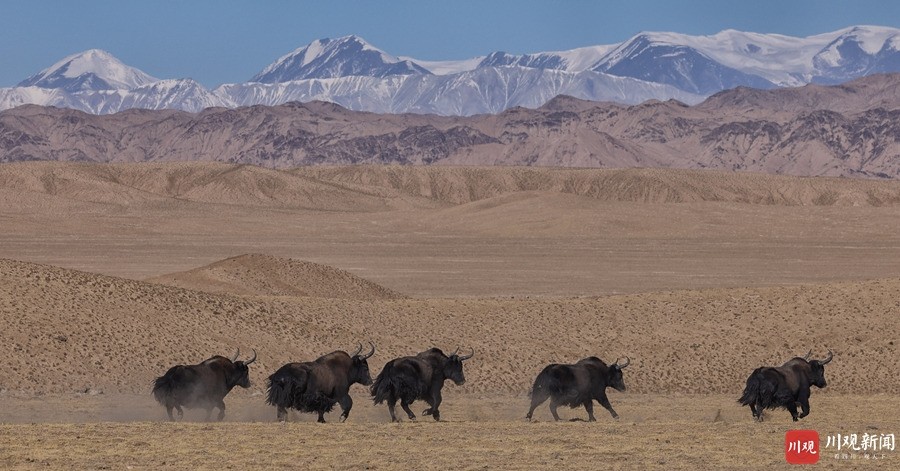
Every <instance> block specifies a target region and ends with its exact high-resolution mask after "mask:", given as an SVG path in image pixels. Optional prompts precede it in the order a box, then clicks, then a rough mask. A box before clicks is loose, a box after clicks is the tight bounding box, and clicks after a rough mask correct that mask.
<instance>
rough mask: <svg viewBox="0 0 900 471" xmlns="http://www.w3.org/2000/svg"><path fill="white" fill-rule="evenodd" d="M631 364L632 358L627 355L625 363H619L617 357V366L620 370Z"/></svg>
mask: <svg viewBox="0 0 900 471" xmlns="http://www.w3.org/2000/svg"><path fill="white" fill-rule="evenodd" d="M629 364H631V358H628V357H625V363H619V359H616V367H617V368H618V369H620V370H621V369H623V368H625V367H626V366H628V365H629Z"/></svg>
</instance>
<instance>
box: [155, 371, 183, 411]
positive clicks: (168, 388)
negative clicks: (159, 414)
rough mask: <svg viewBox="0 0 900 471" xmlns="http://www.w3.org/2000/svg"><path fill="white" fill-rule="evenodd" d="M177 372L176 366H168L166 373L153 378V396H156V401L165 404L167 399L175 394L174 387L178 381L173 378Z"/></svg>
mask: <svg viewBox="0 0 900 471" xmlns="http://www.w3.org/2000/svg"><path fill="white" fill-rule="evenodd" d="M177 372H178V367H177V366H175V367H172V368H169V371H166V374H164V375H162V376H160V377H159V378H156V379H155V380H153V397H154V398H156V402H158V403H160V404H162V405H166V404H167V403H168V402H169V399H171V398H172V396H174V395H175V388H176V386H177V385H178V382H177V381H176V380H175V375H176V374H177Z"/></svg>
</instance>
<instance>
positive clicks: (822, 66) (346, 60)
mask: <svg viewBox="0 0 900 471" xmlns="http://www.w3.org/2000/svg"><path fill="white" fill-rule="evenodd" d="M885 72H900V29H896V28H888V27H879V26H855V27H850V28H845V29H842V30H838V31H834V32H831V33H825V34H819V35H814V36H809V37H806V38H796V37H791V36H784V35H777V34H760V33H753V32H741V31H735V30H726V31H722V32H719V33H716V34H713V35H708V36H690V35H685V34H679V33H668V32H645V33H640V34H637V35H635V36H634V37H632V38H629V39H628V40H626V41H624V42H622V43H619V44H612V45H599V46H588V47H582V48H577V49H572V50H569V51H556V52H539V53H534V54H521V55H516V54H509V53H506V52H493V53H489V54H487V55H484V56H478V57H473V58H470V59H463V60H453V61H423V60H418V59H414V58H411V57H404V56H393V55H391V54H388V53H386V52H384V51H382V50H380V49H378V48H376V47H375V46H373V45H371V44H369V43H367V42H366V41H364V40H363V39H361V38H359V37H357V36H345V37H342V38H337V39H320V40H316V41H313V42H312V43H310V44H308V45H306V46H304V47H301V48H299V49H297V50H295V51H293V52H291V53H289V54H287V55H284V56H282V57H281V58H279V59H278V60H276V61H275V62H273V63H272V64H271V65H269V66H268V67H266V68H265V69H263V70H262V71H260V72H259V73H258V74H256V75H255V76H254V77H253V78H252V79H251V80H250V81H248V82H244V83H236V84H224V85H220V86H219V87H217V88H216V89H214V90H212V91H210V90H208V89H206V88H204V87H203V86H201V85H200V84H198V83H196V82H194V81H192V80H190V79H179V80H157V79H155V78H153V77H151V76H150V75H148V74H146V73H144V72H142V71H140V70H138V69H136V68H133V67H130V66H127V65H125V64H123V63H122V62H120V61H119V60H118V59H116V58H115V57H113V56H112V55H111V54H109V53H107V52H104V51H100V50H96V49H94V50H90V51H85V52H83V53H80V54H75V55H72V56H69V57H66V58H65V59H63V60H61V61H59V62H57V63H56V64H53V65H52V66H51V67H49V68H47V69H45V70H43V71H41V72H39V73H37V74H35V75H33V76H32V77H29V78H28V79H26V80H24V81H22V82H21V83H20V84H19V86H17V87H13V88H2V89H0V109H7V108H11V107H15V106H19V105H22V104H28V103H34V104H41V105H50V106H59V107H70V108H76V109H80V110H83V111H87V112H90V113H101V114H103V113H114V112H117V111H121V110H125V109H129V108H151V109H160V108H173V109H180V110H185V111H191V112H193V111H199V110H201V109H203V108H205V107H210V106H225V107H235V106H247V105H256V104H266V105H277V104H281V103H285V102H288V101H311V100H326V101H331V102H334V103H338V104H341V105H342V106H345V107H347V108H350V109H352V110H366V111H374V112H385V113H405V112H413V113H435V114H442V115H469V114H478V113H496V112H500V111H503V110H505V109H507V108H509V107H513V106H525V107H538V106H541V105H543V104H544V103H545V102H546V101H548V100H550V99H551V98H553V97H554V96H556V95H558V94H566V95H571V96H575V97H578V98H582V99H587V100H601V101H617V102H621V103H638V102H641V101H644V100H648V99H660V100H665V99H670V98H674V99H677V100H680V101H683V102H685V103H696V102H698V101H700V100H702V99H703V98H705V97H707V96H709V95H711V94H714V93H717V92H719V91H722V90H725V89H730V88H734V87H738V86H746V87H752V88H758V89H767V88H773V87H795V86H801V85H805V84H808V83H823V84H833V83H842V82H844V81H848V80H851V79H854V78H858V77H862V76H866V75H870V74H874V73H885Z"/></svg>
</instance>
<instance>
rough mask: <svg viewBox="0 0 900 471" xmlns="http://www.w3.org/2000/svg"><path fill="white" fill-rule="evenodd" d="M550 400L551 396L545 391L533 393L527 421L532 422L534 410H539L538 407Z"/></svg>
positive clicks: (526, 417)
mask: <svg viewBox="0 0 900 471" xmlns="http://www.w3.org/2000/svg"><path fill="white" fill-rule="evenodd" d="M549 398H550V394H548V393H547V392H546V391H545V390H543V389H541V390H538V391H534V392H532V394H531V407H530V408H529V409H528V413H527V414H525V420H531V415H532V414H534V410H535V409H537V406H539V405H541V404H543V403H544V401H546V400H547V399H549Z"/></svg>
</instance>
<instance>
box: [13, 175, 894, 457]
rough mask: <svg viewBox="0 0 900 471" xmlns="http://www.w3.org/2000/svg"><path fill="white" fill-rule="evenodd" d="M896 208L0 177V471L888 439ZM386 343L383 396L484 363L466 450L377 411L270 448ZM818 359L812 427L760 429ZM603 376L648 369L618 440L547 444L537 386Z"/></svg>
mask: <svg viewBox="0 0 900 471" xmlns="http://www.w3.org/2000/svg"><path fill="white" fill-rule="evenodd" d="M898 202H900V184H897V183H894V182H872V181H859V180H843V179H802V178H786V177H772V176H762V175H747V174H718V173H710V172H681V171H601V170H585V171H578V170H552V169H543V170H531V169H515V168H512V169H474V168H427V169H421V168H390V167H388V168H367V167H353V168H330V169H329V168H321V169H316V168H313V169H301V170H296V171H290V172H283V171H270V170H265V169H261V168H255V167H240V166H225V165H215V164H165V165H156V164H142V165H73V164H16V165H3V166H0V321H2V323H3V326H4V328H3V329H0V358H4V359H5V360H4V361H3V362H0V424H3V425H0V468H24V469H35V468H40V469H48V468H49V469H64V468H69V469H122V468H125V469H128V467H131V468H132V469H155V468H173V469H193V468H206V469H211V468H217V469H221V468H228V467H233V468H262V467H267V468H271V467H275V468H291V467H304V468H313V469H325V468H341V469H359V468H364V467H367V466H368V467H370V468H375V469H395V468H405V469H448V468H454V469H485V468H487V469H493V468H504V469H532V468H550V467H568V468H575V469H597V468H609V469H620V468H632V469H648V468H662V469H728V468H735V469H738V468H746V467H750V468H771V467H779V466H785V465H784V464H783V463H784V460H783V454H782V447H783V439H784V432H785V431H786V430H788V429H791V428H795V427H797V426H799V427H801V428H807V427H808V428H813V429H816V430H818V431H819V432H820V434H823V436H824V434H826V433H863V432H866V431H870V432H871V431H879V432H884V433H895V434H897V433H900V414H898V413H897V410H898V407H900V400H898V399H897V394H898V392H900V375H898V373H900V354H898V353H900V352H898V342H900V319H898V313H900V268H898V267H900V233H898V231H897V229H898V228H900V204H898ZM242 254H251V255H246V256H241V255H242ZM366 340H372V341H374V342H375V343H376V344H377V345H378V351H377V353H376V355H375V356H374V357H373V358H372V359H371V360H370V365H371V366H372V369H373V372H376V373H377V372H378V371H380V369H381V366H382V365H383V364H384V362H386V361H388V360H389V359H391V358H393V357H395V356H399V355H408V354H412V353H415V352H417V351H421V350H423V349H425V348H427V347H430V346H439V347H441V348H445V349H452V348H455V347H456V346H457V345H460V346H463V347H468V346H471V347H473V348H475V349H476V352H477V354H476V357H475V358H474V359H473V360H472V361H471V362H467V364H466V376H467V380H468V381H467V383H466V384H465V385H464V386H463V387H455V386H452V385H448V386H447V389H446V390H445V391H446V392H445V405H444V407H443V408H442V412H443V414H442V415H443V416H444V417H445V418H446V419H447V423H440V424H436V423H433V422H431V421H430V419H429V420H423V421H421V422H420V423H404V424H400V425H396V424H394V425H392V424H387V423H385V422H386V421H387V414H386V411H384V410H382V409H375V408H374V407H373V406H372V405H371V403H370V402H369V401H367V399H366V392H365V390H364V388H362V387H360V386H355V387H354V389H353V390H352V391H351V394H352V395H353V397H354V399H355V406H354V409H353V413H352V414H351V420H350V421H349V422H348V423H345V424H327V425H325V426H318V425H315V424H312V423H308V421H309V420H311V417H309V416H294V417H293V420H294V421H293V422H292V423H289V424H287V425H284V426H282V425H277V424H274V423H272V422H271V421H272V420H273V418H274V412H273V410H272V409H271V408H270V407H268V406H266V405H265V404H263V401H262V393H263V390H264V380H265V377H266V376H267V375H268V374H270V373H271V372H272V371H274V370H275V369H276V368H277V367H278V366H280V365H281V364H283V363H285V362H288V361H297V360H306V359H312V358H315V357H316V356H318V355H321V354H323V353H327V352H329V351H332V350H335V349H349V348H352V347H353V346H355V344H356V342H358V341H366ZM236 347H240V348H241V349H242V351H244V352H249V349H250V348H255V349H257V350H258V351H259V360H258V362H257V363H256V364H254V365H253V367H252V368H251V380H252V381H253V385H252V386H251V388H249V389H247V390H235V391H233V392H232V393H231V394H230V395H229V396H228V398H227V399H226V404H227V405H228V413H227V414H228V415H227V417H226V423H224V424H205V423H183V424H168V423H159V422H160V421H161V420H162V418H163V417H164V411H163V410H162V409H161V408H160V407H158V406H156V405H155V404H154V403H153V402H152V401H151V398H150V396H149V386H150V381H151V380H152V379H153V378H154V377H155V376H158V375H159V374H162V373H163V372H164V371H165V369H166V368H168V367H169V366H171V365H173V364H177V363H195V362H199V361H200V360H202V359H204V358H206V357H208V356H210V355H213V354H230V353H231V352H233V349H234V348H236ZM809 349H813V350H814V352H815V354H816V355H824V354H825V353H826V351H827V350H828V349H831V350H833V351H834V353H835V360H834V362H832V363H831V364H829V366H828V368H827V372H826V377H827V379H828V383H829V386H828V388H826V389H824V390H815V391H814V392H813V397H812V400H811V404H812V414H811V415H810V416H809V417H807V418H805V419H803V420H802V421H801V422H800V423H799V424H793V423H792V422H791V421H790V419H789V415H788V414H787V412H784V411H776V412H773V413H771V414H770V416H769V418H770V420H769V421H767V422H765V423H763V424H757V423H753V422H752V421H751V419H750V413H749V411H748V410H746V408H740V407H738V405H737V404H736V403H735V400H736V398H737V396H738V395H739V393H740V390H741V389H742V387H743V382H744V380H745V379H746V377H747V375H748V374H749V372H750V371H751V370H752V369H753V368H755V367H756V366H760V365H765V364H780V363H781V362H783V361H785V360H786V359H787V358H788V357H790V356H793V355H798V354H803V353H805V352H806V351H807V350H809ZM588 355H597V356H600V357H601V358H603V359H604V360H607V361H614V360H615V358H616V357H619V356H625V355H627V356H630V357H631V359H632V364H631V366H629V367H628V369H627V370H626V371H625V381H626V384H627V385H628V388H629V391H628V392H627V393H625V394H620V393H615V392H612V393H610V399H611V401H612V403H613V405H614V406H615V407H616V409H617V411H618V412H619V414H620V415H621V416H622V419H621V420H619V421H613V420H612V419H611V418H610V417H609V416H608V415H607V414H606V412H605V411H602V410H599V411H598V415H597V417H598V420H599V422H598V423H592V424H588V423H582V422H575V423H568V422H567V423H561V424H551V423H547V422H546V421H547V420H548V419H549V413H548V411H547V410H546V406H544V407H543V408H541V409H538V412H537V414H536V416H537V418H538V419H539V420H540V421H541V422H540V423H534V424H526V423H525V422H524V421H523V420H522V416H524V413H525V410H526V408H527V402H528V400H527V397H526V393H527V390H528V387H529V386H530V382H531V381H532V380H533V379H534V376H535V375H536V374H537V372H538V371H540V369H541V367H543V366H544V365H545V364H547V363H550V362H572V361H575V360H577V359H579V358H582V357H584V356H588ZM417 409H420V405H419V404H416V405H415V406H414V410H417ZM332 415H334V414H332ZM563 416H564V417H566V418H582V417H583V416H584V413H583V411H579V410H574V411H569V410H566V411H565V412H564V414H563ZM199 418H201V416H200V415H198V414H196V413H192V414H189V415H188V419H190V420H191V421H195V420H198V419H199ZM889 458H890V457H889ZM892 459H893V463H896V460H897V459H900V458H898V457H896V456H893V458H892ZM823 462H825V463H826V465H827V466H828V467H834V468H840V469H843V468H850V467H854V466H859V467H862V468H864V469H871V468H873V467H874V466H881V467H884V466H885V465H887V466H888V467H889V466H890V462H886V463H882V464H874V465H873V464H871V463H863V462H844V461H835V460H833V459H824V458H823Z"/></svg>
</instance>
